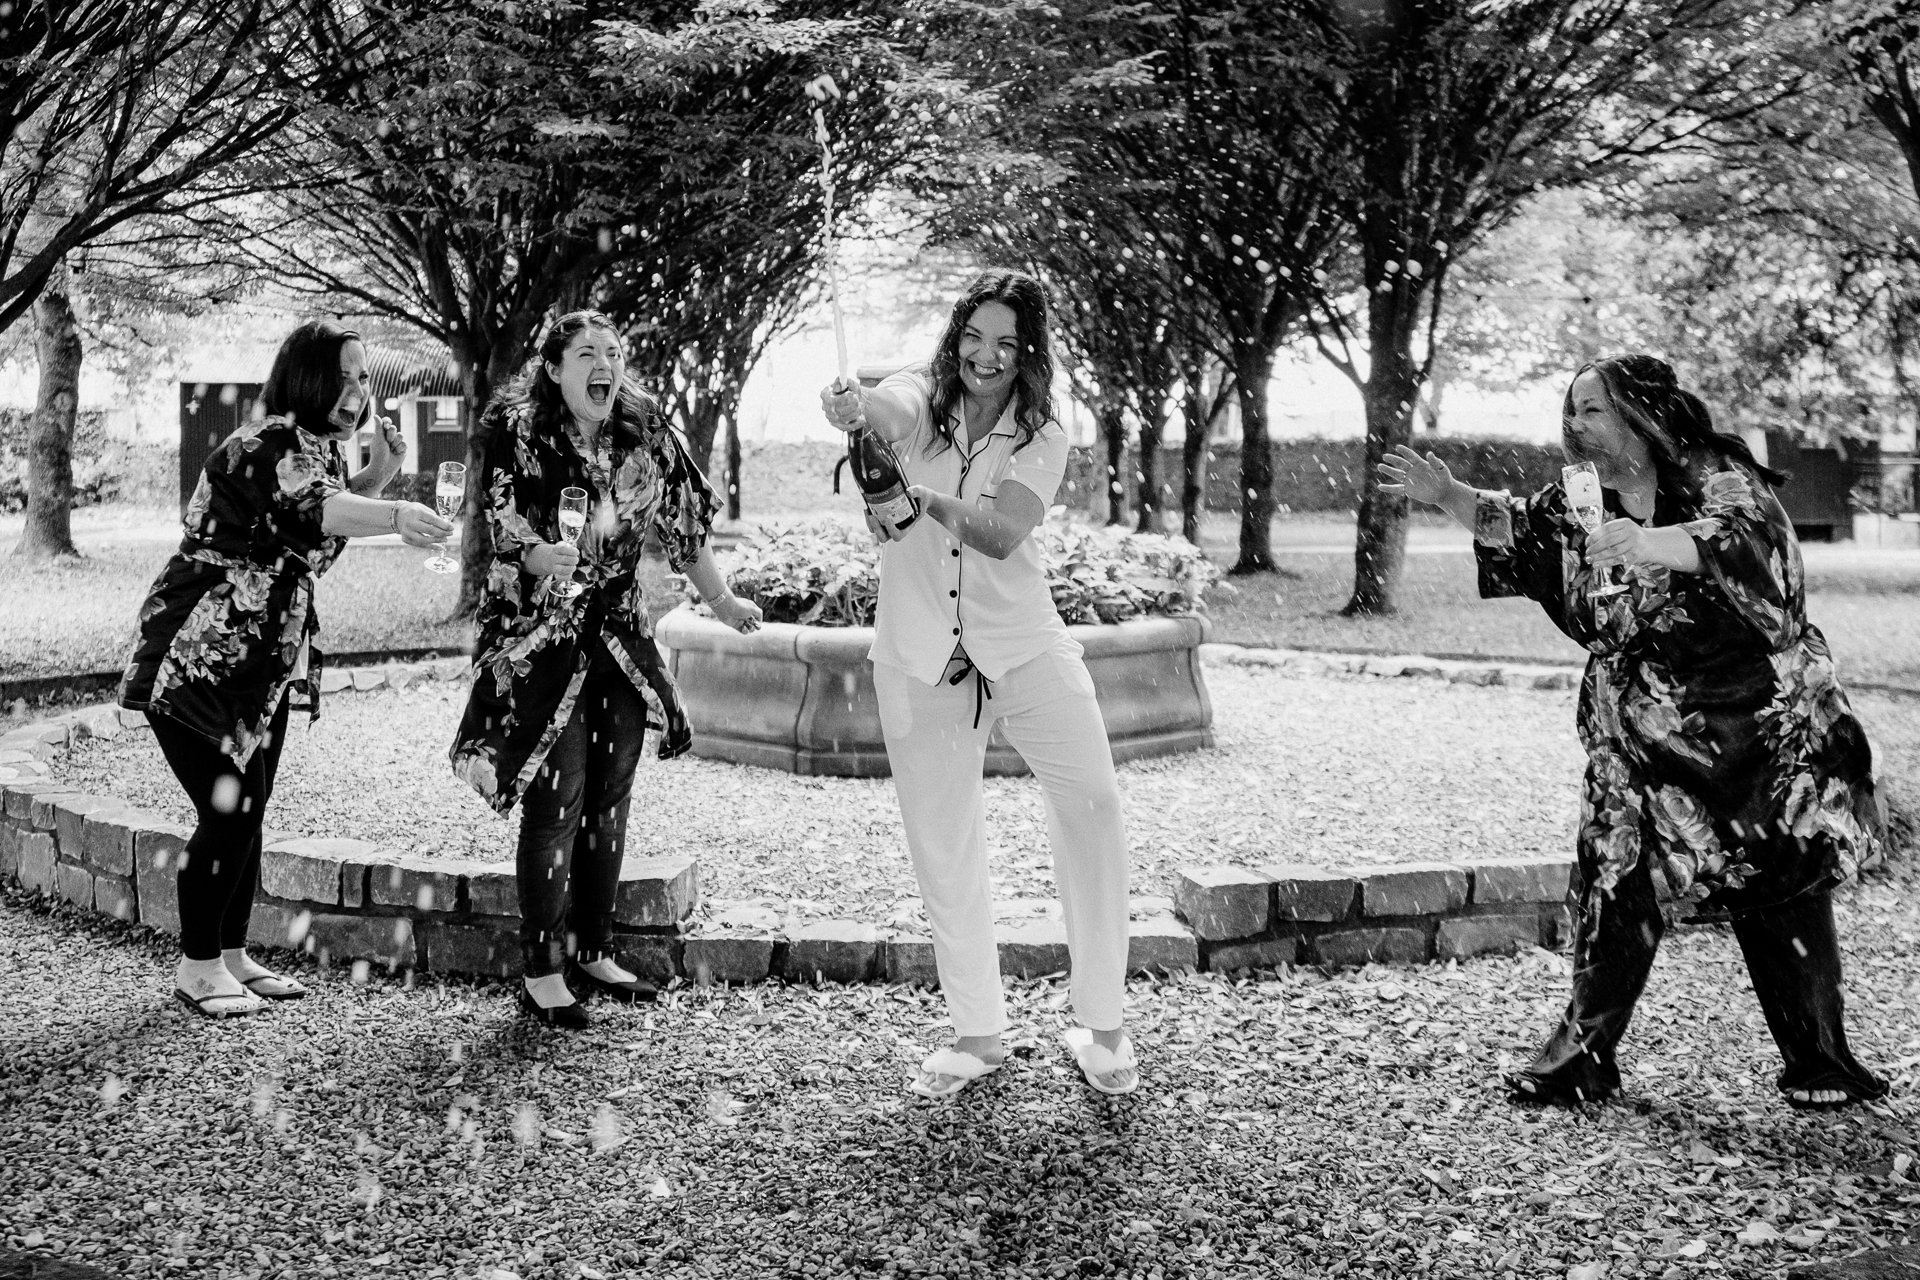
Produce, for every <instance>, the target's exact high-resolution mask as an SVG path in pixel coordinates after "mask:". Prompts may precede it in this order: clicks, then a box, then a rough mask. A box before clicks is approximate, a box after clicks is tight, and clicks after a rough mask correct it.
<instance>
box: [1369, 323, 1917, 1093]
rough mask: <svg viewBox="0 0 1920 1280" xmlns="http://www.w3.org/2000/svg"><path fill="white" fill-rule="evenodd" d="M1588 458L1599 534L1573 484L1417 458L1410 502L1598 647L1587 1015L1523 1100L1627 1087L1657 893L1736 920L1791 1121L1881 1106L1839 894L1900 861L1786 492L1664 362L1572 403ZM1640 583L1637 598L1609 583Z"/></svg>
mask: <svg viewBox="0 0 1920 1280" xmlns="http://www.w3.org/2000/svg"><path fill="white" fill-rule="evenodd" d="M1563 430H1564V439H1565V447H1566V451H1567V453H1568V455H1569V456H1570V457H1572V458H1574V459H1576V460H1582V461H1588V462H1592V463H1593V464H1594V467H1595V470H1596V471H1598V473H1599V480H1600V485H1601V494H1602V498H1603V501H1604V508H1605V518H1604V522H1603V523H1601V524H1600V525H1599V527H1598V529H1597V530H1595V531H1594V532H1593V533H1591V534H1589V533H1587V532H1585V531H1584V530H1583V528H1582V527H1581V525H1580V524H1579V523H1577V522H1576V521H1574V520H1573V519H1572V518H1571V516H1570V514H1569V512H1568V509H1567V495H1566V492H1565V490H1564V489H1563V488H1562V487H1561V486H1560V485H1558V484H1553V485H1548V486H1547V487H1546V488H1544V489H1542V490H1541V491H1540V492H1538V493H1536V494H1534V495H1532V496H1531V497H1527V498H1513V497H1509V496H1507V494H1506V493H1504V492H1500V493H1489V492H1486V491H1484V490H1478V489H1473V488H1470V487H1468V486H1467V485H1464V484H1462V483H1460V482H1459V481H1457V480H1455V479H1453V477H1452V476H1450V475H1449V474H1448V473H1447V468H1446V465H1445V464H1444V463H1441V462H1440V461H1439V460H1438V459H1436V458H1435V457H1433V455H1431V454H1428V455H1427V456H1426V457H1424V458H1422V457H1420V456H1419V455H1417V454H1415V453H1414V451H1413V450H1411V449H1408V448H1405V447H1404V446H1402V447H1401V449H1400V451H1399V454H1398V456H1396V457H1394V458H1392V459H1390V460H1389V461H1388V462H1386V463H1383V464H1382V465H1381V473H1382V475H1383V477H1384V478H1385V479H1386V480H1387V481H1388V482H1389V483H1387V484H1383V485H1382V486H1381V487H1382V488H1383V489H1386V490H1389V491H1399V492H1404V493H1405V494H1406V495H1407V496H1408V497H1410V498H1413V499H1415V500H1416V501H1419V502H1426V503H1431V504H1433V505H1435V506H1438V507H1441V508H1442V509H1444V510H1445V511H1447V512H1448V513H1449V514H1450V515H1452V516H1453V517H1454V518H1455V519H1456V520H1458V521H1460V522H1461V523H1462V524H1464V525H1466V526H1467V527H1468V528H1470V529H1472V530H1473V531H1474V542H1475V548H1474V549H1475V551H1476V552H1477V554H1478V557H1479V565H1480V593H1481V594H1482V595H1484V596H1528V597H1530V598H1532V599H1533V600H1536V601H1538V602H1539V603H1540V605H1541V606H1542V607H1544V608H1545V610H1546V612H1547V616H1548V617H1549V618H1550V619H1551V620H1552V621H1553V623H1554V625H1555V626H1557V627H1559V628H1560V629H1561V630H1562V631H1564V632H1565V633H1566V634H1567V635H1568V637H1570V638H1571V639H1572V640H1574V641H1575V642H1576V643H1578V644H1580V645H1581V646H1583V647H1584V648H1585V649H1586V650H1587V651H1588V652H1589V653H1590V654H1591V655H1592V656H1591V657H1589V658H1588V659H1587V670H1586V676H1585V679H1584V680H1583V681H1582V682H1581V686H1580V708H1579V732H1580V741H1581V743H1582V744H1583V745H1584V746H1585V747H1586V750H1587V771H1586V785H1585V790H1584V803H1583V804H1582V807H1581V815H1580V828H1579V838H1578V856H1579V873H1580V874H1579V878H1578V883H1579V886H1580V901H1579V921H1578V926H1577V932H1576V936H1575V939H1574V959H1573V999H1572V1002H1571V1003H1570V1004H1569V1005H1568V1006H1567V1012H1566V1016H1565V1017H1564V1018H1563V1019H1562V1021H1561V1023H1560V1025H1559V1026H1558V1027H1557V1028H1555V1029H1554V1031H1553V1034H1552V1035H1551V1036H1550V1037H1549V1038H1548V1040H1547V1044H1546V1047H1545V1048H1544V1049H1542V1050H1541V1051H1540V1055H1539V1057H1537V1058H1536V1059H1535V1060H1534V1062H1533V1065H1531V1066H1530V1067H1528V1068H1527V1069H1526V1070H1524V1071H1521V1072H1519V1073H1517V1074H1516V1075H1514V1076H1512V1077H1510V1078H1509V1080H1508V1084H1509V1086H1510V1087H1511V1088H1512V1090H1513V1091H1514V1093H1515V1094H1516V1095H1517V1096H1518V1097H1520V1098H1521V1099H1526V1100H1533V1101H1539V1102H1554V1103H1572V1102H1576V1101H1588V1100H1597V1099H1601V1098H1605V1097H1607V1096H1609V1095H1611V1094H1613V1093H1615V1092H1617V1091H1618V1090H1619V1088H1620V1071H1619V1068H1618V1066H1617V1065H1616V1063H1615V1060H1614V1054H1615V1050H1616V1047H1617V1046H1618V1045H1619V1043H1620V1039H1621V1037H1622V1036H1623V1035H1624V1034H1625V1033H1626V1029H1627V1021H1628V1019H1629V1018H1630V1017H1632V1015H1633V1006H1634V1002H1635V1001H1637V1000H1638V999H1639V997H1640V992H1641V990H1642V988H1643V987H1644V986H1645V985H1646V981H1647V975H1648V972H1649V970H1650V969H1651V968H1652V966H1653V955H1654V949H1655V948H1656V947H1657V946H1658V945H1659V941H1660V934H1661V931H1662V929H1663V927H1664V923H1665V921H1664V917H1663V915H1662V912H1661V909H1660V904H1659V900H1658V895H1657V894H1656V891H1655V877H1656V876H1658V877H1660V878H1661V879H1663V880H1664V881H1665V882H1666V885H1667V887H1668V888H1669V889H1670V890H1671V891H1672V893H1673V894H1674V895H1675V896H1676V897H1678V898H1681V899H1683V900H1692V901H1694V902H1697V903H1702V904H1704V905H1705V906H1707V907H1709V908H1718V909H1722V910H1725V911H1727V912H1729V913H1731V917H1732V924H1733V933H1734V937H1735V938H1736V939H1738V940H1739V943H1740V950H1741V952H1742V954H1743V955H1744V956H1745V957H1746V962H1747V972H1748V974H1749V975H1750V976H1751V977H1752V979H1753V990H1754V995H1755V996H1757V997H1758V999H1759V1002H1760V1008H1761V1010H1762V1011H1763V1012H1764V1013H1765V1015H1766V1019H1767V1027H1768V1029H1769V1030H1770V1031H1772V1033H1773V1039H1774V1043H1775V1044H1776V1045H1778V1046H1779V1049H1780V1056H1781V1057H1782V1058H1783V1059H1784V1060H1785V1070H1784V1071H1782V1072H1781V1073H1780V1076H1779V1079H1778V1081H1777V1083H1778V1087H1779V1089H1780V1091H1781V1093H1782V1095H1783V1096H1784V1098H1785V1100H1786V1102H1787V1103H1788V1104H1789V1105H1790V1106H1794V1107H1801V1108H1821V1107H1838V1106H1845V1105H1846V1104H1848V1103H1851V1102H1857V1101H1861V1100H1863V1099H1872V1098H1877V1097H1879V1096H1880V1095H1882V1094H1884V1093H1885V1092H1886V1091H1887V1085H1886V1082H1885V1081H1883V1080H1881V1079H1879V1078H1878V1077H1876V1076H1874V1075H1873V1074H1872V1073H1871V1072H1869V1071H1868V1070H1867V1069H1866V1068H1864V1067H1862V1066H1861V1065H1860V1064H1859V1063H1858V1062H1856V1061H1855V1060H1854V1057H1853V1054H1852V1052H1851V1051H1850V1050H1849V1049H1848V1047H1847V1036H1846V1028H1845V1024H1844V1019H1843V1018H1842V1012H1841V996H1840V944H1839V939H1838V938H1837V936H1836V935H1835V932H1834V922H1833V899H1832V892H1833V889H1834V887H1835V886H1837V885H1839V884H1841V883H1843V882H1844V881H1846V880H1847V879H1849V878H1850V877H1851V876H1852V875H1853V873H1854V871H1855V870H1856V869H1857V868H1858V867H1859V865H1860V864H1861V863H1863V862H1866V861H1868V860H1869V859H1871V858H1872V857H1874V856H1875V855H1876V854H1877V852H1878V851H1879V848H1880V826H1881V822H1880V810H1879V805H1878V802H1877V800H1876V797H1875V794H1874V784H1873V777H1872V771H1871V754H1870V752H1869V749H1868V745H1867V738H1866V733H1865V731H1864V730H1863V729H1862V728H1861V726H1860V722H1859V721H1858V720H1856V719H1854V716H1853V712H1852V711H1851V710H1850V709H1849V707H1848V705H1847V696H1846V694H1845V693H1844V692H1842V691H1841V688H1840V686H1839V684H1838V682H1837V681H1836V680H1835V677H1834V671H1833V660H1832V658H1831V657H1829V656H1828V653H1827V642H1826V640H1825V638H1824V637H1822V636H1821V634H1820V632H1819V630H1818V629H1817V628H1815V627H1814V626H1813V625H1812V624H1810V623H1809V622H1808V621H1807V613H1806V588H1805V583H1804V580H1803V575H1802V571H1801V566H1800V546H1799V544H1798V543H1797V542H1796V541H1795V540H1794V536H1793V525H1792V523H1791V522H1790V521H1789V520H1788V519H1787V515H1786V512H1785V511H1783V510H1782V509H1781V506H1780V501H1779V499H1778V498H1776V497H1775V496H1774V492H1773V486H1774V485H1776V484H1779V483H1780V482H1781V480H1782V479H1783V477H1782V476H1781V475H1780V474H1779V473H1778V472H1775V471H1771V470H1769V469H1768V468H1767V467H1765V466H1763V465H1762V464H1760V463H1759V462H1758V461H1756V460H1755V459H1754V457H1753V455H1752V453H1750V452H1749V451H1748V449H1747V446H1746V444H1745V443H1744V442H1743V441H1742V440H1741V439H1740V438H1739V437H1738V436H1731V435H1724V434H1722V433H1720V432H1717V431H1715V430H1714V428H1713V422H1712V419H1711V418H1710V417H1709V416H1708V413H1707V407H1706V405H1704V404H1702V403H1701V402H1700V399H1699V397H1697V396H1695V395H1693V394H1692V393H1691V392H1688V391H1684V390H1682V389H1681V388H1680V387H1679V386H1677V385H1676V383H1675V380H1674V373H1673V369H1672V368H1671V367H1670V366H1668V365H1667V364H1665V363H1664V362H1662V361H1660V360H1656V359H1654V358H1653V357H1651V356H1625V357H1621V358H1618V359H1610V360H1600V361H1597V362H1595V363H1594V364H1591V365H1589V366H1587V367H1586V368H1585V369H1582V370H1581V371H1580V372H1579V374H1578V375H1577V376H1575V378H1574V380H1573V383H1572V385H1571V386H1570V387H1569V389H1568V391H1567V398H1566V405H1565V410H1564V418H1563ZM1617 567H1624V569H1625V571H1626V575H1627V584H1626V590H1624V591H1618V590H1617V589H1616V588H1617V584H1611V583H1608V582H1607V581H1606V577H1607V575H1608V573H1609V572H1617V571H1618V569H1617Z"/></svg>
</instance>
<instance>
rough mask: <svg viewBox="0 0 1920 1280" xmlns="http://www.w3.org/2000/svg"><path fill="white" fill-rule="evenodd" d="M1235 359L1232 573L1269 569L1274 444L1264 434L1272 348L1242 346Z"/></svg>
mask: <svg viewBox="0 0 1920 1280" xmlns="http://www.w3.org/2000/svg"><path fill="white" fill-rule="evenodd" d="M1237 356H1238V358H1237V360H1236V361H1235V364H1234V370H1233V381H1234V391H1235V393H1236V394H1237V395H1238V396H1239V397H1240V558H1239V559H1238V560H1236V561H1234V565H1233V568H1231V569H1229V570H1227V572H1228V573H1232V574H1245V573H1272V572H1274V571H1275V570H1276V569H1278V568H1279V566H1278V565H1277V564H1275V563H1274V559H1273V541H1272V530H1271V528H1270V526H1271V525H1272V524H1273V513H1274V507H1275V503H1274V497H1273V447H1272V444H1271V443H1270V442H1269V440H1268V438H1267V380H1268V379H1269V378H1271V377H1272V376H1273V352H1271V351H1267V350H1263V349H1261V348H1258V347H1251V346H1249V347H1243V348H1242V349H1241V350H1240V351H1239V352H1238V353H1237Z"/></svg>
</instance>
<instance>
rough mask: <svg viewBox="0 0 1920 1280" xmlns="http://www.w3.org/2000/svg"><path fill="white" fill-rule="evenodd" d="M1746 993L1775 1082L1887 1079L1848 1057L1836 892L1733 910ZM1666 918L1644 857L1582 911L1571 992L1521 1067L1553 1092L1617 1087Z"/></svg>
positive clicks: (1855, 1085) (1872, 1088)
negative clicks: (1534, 1054)
mask: <svg viewBox="0 0 1920 1280" xmlns="http://www.w3.org/2000/svg"><path fill="white" fill-rule="evenodd" d="M1732 924H1733V935H1734V937H1735V939H1736V940H1738V941H1739V943H1740V951H1741V954H1742V955H1743V956H1744V957H1745V958H1746V962H1747V973H1748V974H1749V975H1750V976H1751V977H1752V979H1753V992H1754V995H1755V996H1756V997H1758V998H1759V1001H1760V1009H1761V1012H1762V1013H1764V1014H1765V1015H1766V1019H1767V1029H1768V1030H1770V1031H1771V1032H1773V1042H1774V1044H1776V1045H1777V1046H1779V1049H1780V1056H1781V1058H1782V1059H1783V1060H1784V1062H1785V1068H1786V1069H1785V1070H1783V1071H1782V1072H1781V1073H1780V1075H1779V1077H1778V1079H1777V1080H1776V1082H1775V1083H1776V1085H1777V1086H1778V1087H1779V1088H1780V1089H1781V1090H1782V1091H1783V1092H1784V1091H1786V1090H1790V1089H1808V1090H1818V1089H1841V1090H1845V1091H1846V1092H1848V1093H1850V1094H1853V1095H1854V1096H1856V1097H1868V1098H1875V1097H1879V1096H1880V1095H1881V1094H1883V1093H1885V1092H1886V1090H1887V1085H1886V1082H1885V1081H1883V1080H1880V1079H1878V1078H1877V1077H1875V1076H1874V1075H1873V1073H1871V1072H1870V1071H1868V1070H1867V1069H1866V1068H1865V1067H1863V1066H1861V1065H1860V1064H1859V1063H1858V1062H1856V1061H1855V1060H1854V1057H1853V1053H1852V1051H1851V1050H1850V1049H1848V1047H1847V1032H1846V1023H1845V1017H1844V1010H1843V1008H1842V1004H1843V1001H1842V998H1841V993H1840V940H1839V937H1838V935H1837V934H1836V933H1835V932H1834V927H1833V895H1832V894H1831V893H1829V892H1826V891H1821V892H1817V893H1806V894H1802V895H1801V896H1799V897H1797V898H1794V899H1792V900H1791V901H1789V902H1785V903H1781V904H1780V905H1778V906H1773V907H1765V908H1761V909H1758V910H1752V911H1742V912H1739V913H1736V914H1735V915H1734V916H1733V917H1732ZM1664 930H1665V921H1664V920H1663V918H1662V917H1661V914H1660V903H1659V901H1658V899H1657V898H1656V897H1655V895H1654V888H1653V878H1652V873H1651V872H1650V871H1649V869H1648V867H1647V864H1646V861H1645V860H1644V859H1642V861H1641V862H1640V864H1639V865H1638V866H1636V867H1634V869H1633V870H1632V871H1631V872H1629V873H1628V874H1627V875H1625V876H1623V877H1622V878H1621V880H1620V882H1619V884H1617V885H1615V886H1614V894H1613V896H1612V897H1611V898H1608V899H1606V900H1604V901H1603V902H1602V903H1601V907H1600V911H1599V919H1598V921H1597V922H1595V921H1594V920H1593V919H1592V914H1591V913H1588V912H1583V913H1582V916H1581V919H1580V922H1579V933H1578V936H1577V937H1576V938H1575V940H1574V947H1573V999H1572V1000H1571V1001H1570V1002H1569V1003H1568V1005H1567V1013H1566V1016H1565V1017H1564V1018H1563V1019H1562V1020H1561V1022H1560V1025H1559V1026H1558V1027H1557V1028H1555V1030H1554V1032H1553V1035H1552V1036H1551V1037H1549V1038H1548V1040H1547V1044H1546V1047H1545V1048H1544V1049H1542V1050H1541V1051H1540V1056H1539V1057H1538V1058H1537V1059H1535V1060H1534V1063H1533V1065H1532V1066H1531V1067H1529V1068H1528V1069H1527V1074H1528V1075H1530V1076H1532V1077H1533V1078H1535V1079H1536V1080H1539V1081H1541V1082H1542V1083H1544V1084H1546V1085H1547V1086H1548V1089H1549V1090H1550V1091H1553V1092H1561V1093H1575V1094H1577V1095H1578V1096H1580V1097H1583V1098H1603V1097H1606V1096H1607V1095H1608V1094H1611V1093H1613V1092H1615V1091H1616V1090H1617V1089H1619V1087H1620V1068H1619V1066H1618V1064H1617V1063H1616V1062H1615V1060H1614V1050H1615V1049H1616V1047H1618V1045H1619V1043H1620V1039H1621V1037H1622V1036H1624V1035H1625V1034H1626V1031H1627V1023H1628V1021H1629V1020H1630V1019H1631V1018H1632V1017H1633V1006H1634V1002H1635V1001H1637V1000H1638V999H1639V998H1640V993H1641V991H1642V990H1643V989H1645V987H1646V985H1647V974H1648V973H1649V971H1651V970H1652V968H1653V956H1654V952H1655V950H1656V949H1657V948H1658V947H1659V945H1660V937H1661V934H1662V933H1663V932H1664Z"/></svg>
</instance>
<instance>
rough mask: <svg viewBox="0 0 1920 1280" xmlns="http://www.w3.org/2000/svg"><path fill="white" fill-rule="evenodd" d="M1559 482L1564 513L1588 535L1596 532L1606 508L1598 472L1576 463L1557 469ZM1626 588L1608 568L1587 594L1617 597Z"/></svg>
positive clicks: (1596, 469)
mask: <svg viewBox="0 0 1920 1280" xmlns="http://www.w3.org/2000/svg"><path fill="white" fill-rule="evenodd" d="M1560 480H1561V482H1562V484H1564V485H1565V487H1566V491H1567V510H1568V512H1570V513H1571V514H1572V516H1573V519H1574V523H1576V524H1578V525H1579V526H1580V527H1581V528H1582V529H1585V530H1586V531H1587V533H1588V534H1589V535H1592V534H1594V533H1597V532H1599V530H1600V526H1601V525H1603V524H1605V523H1606V522H1607V510H1606V505H1605V503H1604V502H1603V501H1602V499H1601V497H1600V471H1599V469H1598V468H1596V467H1595V466H1594V465H1593V464H1592V463H1591V462H1576V463H1574V464H1572V465H1571V466H1566V467H1562V468H1560ZM1626 589H1627V584H1626V583H1624V582H1621V581H1618V579H1617V575H1616V573H1615V570H1614V569H1613V568H1611V567H1609V568H1607V569H1605V570H1603V571H1602V572H1601V574H1600V580H1599V581H1598V582H1596V583H1595V584H1594V585H1593V586H1592V587H1591V588H1590V589H1589V594H1591V595H1596V596H1617V595H1619V594H1620V593H1621V592H1622V591H1625V590H1626Z"/></svg>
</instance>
